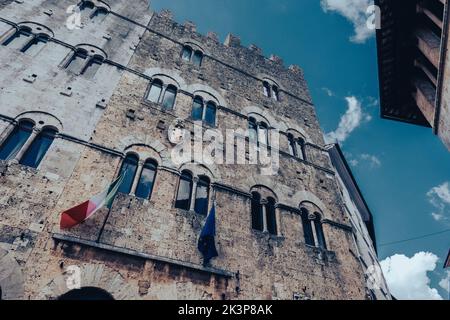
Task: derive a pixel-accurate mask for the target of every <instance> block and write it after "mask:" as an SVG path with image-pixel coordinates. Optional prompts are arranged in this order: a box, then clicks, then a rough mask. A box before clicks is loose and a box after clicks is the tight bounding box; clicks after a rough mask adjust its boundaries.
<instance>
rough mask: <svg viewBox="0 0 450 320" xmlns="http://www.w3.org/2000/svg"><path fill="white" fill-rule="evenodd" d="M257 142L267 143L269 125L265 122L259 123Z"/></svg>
mask: <svg viewBox="0 0 450 320" xmlns="http://www.w3.org/2000/svg"><path fill="white" fill-rule="evenodd" d="M258 143H263V144H265V145H267V146H268V145H269V126H268V124H267V123H265V122H261V123H260V124H259V130H258Z"/></svg>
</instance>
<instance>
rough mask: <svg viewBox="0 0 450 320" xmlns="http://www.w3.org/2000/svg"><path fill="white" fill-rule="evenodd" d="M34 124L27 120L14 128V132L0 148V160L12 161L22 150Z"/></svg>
mask: <svg viewBox="0 0 450 320" xmlns="http://www.w3.org/2000/svg"><path fill="white" fill-rule="evenodd" d="M33 127H34V123H32V122H31V121H28V120H23V121H20V122H19V124H18V125H16V126H15V127H14V130H13V131H12V132H11V134H10V135H9V136H8V138H7V139H6V140H5V141H4V143H3V144H2V145H1V147H0V159H1V160H12V159H14V157H15V156H16V155H17V153H18V152H19V151H20V149H22V147H23V145H24V144H25V142H26V141H27V140H28V138H29V137H30V135H31V132H32V131H33Z"/></svg>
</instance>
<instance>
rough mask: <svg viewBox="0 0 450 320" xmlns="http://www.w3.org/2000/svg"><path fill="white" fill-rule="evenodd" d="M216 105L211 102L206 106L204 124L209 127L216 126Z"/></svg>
mask: <svg viewBox="0 0 450 320" xmlns="http://www.w3.org/2000/svg"><path fill="white" fill-rule="evenodd" d="M216 110H217V107H216V104H215V103H214V102H212V101H209V102H208V103H207V104H206V110H205V119H204V120H205V122H206V124H208V125H209V126H211V127H215V126H216Z"/></svg>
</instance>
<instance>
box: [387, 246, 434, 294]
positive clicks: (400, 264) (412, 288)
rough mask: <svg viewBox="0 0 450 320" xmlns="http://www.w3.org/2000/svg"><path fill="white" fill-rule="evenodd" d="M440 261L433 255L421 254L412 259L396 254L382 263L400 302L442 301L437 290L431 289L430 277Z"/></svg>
mask: <svg viewBox="0 0 450 320" xmlns="http://www.w3.org/2000/svg"><path fill="white" fill-rule="evenodd" d="M438 260H439V258H438V257H437V256H436V255H435V254H433V253H430V252H419V253H416V254H415V255H414V256H413V257H412V258H408V257H407V256H405V255H400V254H396V255H394V256H392V257H389V258H386V259H385V260H383V261H381V268H382V270H383V273H384V276H385V278H386V282H387V284H388V286H389V289H390V291H391V293H392V295H394V297H396V298H397V299H400V300H442V297H441V296H440V295H439V292H438V291H437V289H435V288H431V287H430V282H431V280H430V278H429V277H428V272H431V271H434V270H435V269H436V265H437V261H438Z"/></svg>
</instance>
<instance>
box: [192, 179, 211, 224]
mask: <svg viewBox="0 0 450 320" xmlns="http://www.w3.org/2000/svg"><path fill="white" fill-rule="evenodd" d="M209 185H210V181H209V178H208V177H205V176H200V177H199V179H198V182H197V190H196V192H195V212H196V213H198V214H201V215H204V216H206V215H207V214H208V205H209Z"/></svg>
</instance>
